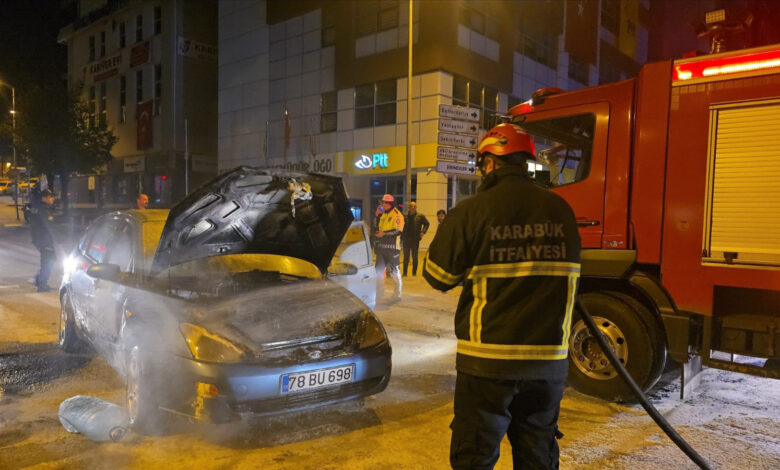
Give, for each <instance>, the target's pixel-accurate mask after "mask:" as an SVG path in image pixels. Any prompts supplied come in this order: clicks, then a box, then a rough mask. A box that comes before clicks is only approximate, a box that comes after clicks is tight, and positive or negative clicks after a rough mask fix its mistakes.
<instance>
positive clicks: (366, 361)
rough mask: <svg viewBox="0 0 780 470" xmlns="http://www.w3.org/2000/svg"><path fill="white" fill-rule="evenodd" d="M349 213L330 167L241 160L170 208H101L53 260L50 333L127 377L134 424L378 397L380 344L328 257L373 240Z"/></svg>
mask: <svg viewBox="0 0 780 470" xmlns="http://www.w3.org/2000/svg"><path fill="white" fill-rule="evenodd" d="M351 221H352V216H351V213H350V210H349V206H348V200H347V196H346V193H345V190H344V186H343V184H342V182H341V179H340V178H336V177H330V176H324V175H314V174H303V173H291V172H285V171H274V170H260V169H254V168H248V167H242V168H238V169H235V170H233V171H231V172H228V173H225V174H223V175H221V176H219V177H218V178H216V179H215V180H213V181H212V182H210V183H208V184H206V185H204V186H203V187H201V188H200V189H198V190H197V191H195V192H194V193H192V194H191V195H189V196H188V197H187V198H186V199H184V200H183V201H182V202H181V203H179V204H177V205H176V206H175V207H174V208H172V209H171V210H170V212H168V211H167V210H146V211H138V210H129V211H122V212H114V213H111V214H107V215H105V216H103V217H101V218H100V219H98V220H96V221H95V222H94V223H93V224H91V225H90V227H89V228H88V230H87V232H86V234H85V235H84V237H83V238H82V240H81V241H80V243H79V245H78V247H77V248H76V249H75V250H74V251H73V253H72V254H71V255H70V257H69V258H68V259H67V260H66V261H65V265H66V266H65V275H64V277H63V282H62V286H61V289H60V303H61V314H60V323H59V342H60V345H61V347H62V348H63V349H65V350H67V351H73V350H78V349H81V348H83V347H85V346H89V347H91V348H93V349H94V350H96V351H97V352H98V353H99V354H101V355H102V356H103V357H105V358H106V360H107V361H108V362H109V364H111V365H112V367H114V368H115V369H116V370H117V371H118V372H119V373H120V374H121V375H123V376H124V377H125V382H126V405H127V409H128V414H129V417H130V421H131V424H132V425H133V426H134V427H135V428H137V429H139V430H141V431H146V432H153V431H154V430H157V429H159V427H160V426H162V425H163V423H164V421H165V420H166V417H167V413H173V414H178V415H184V416H187V417H190V418H198V419H208V420H211V421H214V422H226V421H232V420H235V419H238V418H240V417H241V416H242V415H243V414H261V415H262V414H275V413H280V412H287V411H292V410H300V409H305V408H310V407H314V406H321V405H326V404H331V403H336V402H340V401H346V400H352V399H360V398H362V397H365V396H367V395H371V394H374V393H378V392H380V391H382V390H384V388H385V387H386V386H387V383H388V381H389V379H390V370H391V347H390V343H389V341H388V338H387V335H386V332H385V330H384V327H383V326H382V324H381V323H380V322H379V320H378V319H377V318H376V316H375V315H374V314H373V313H372V312H371V309H370V308H369V307H368V306H367V305H366V303H364V302H363V301H361V300H360V299H359V298H358V297H357V296H355V295H353V294H352V293H351V292H350V291H349V290H348V289H347V288H345V287H343V286H342V285H340V283H341V284H344V280H343V278H345V277H348V276H354V275H359V269H358V267H357V266H355V265H354V264H351V263H346V262H343V261H336V262H333V256H334V254H336V252H337V250H340V247H341V251H344V252H345V253H346V254H351V255H352V257H353V258H355V256H354V255H355V253H358V254H361V255H362V253H361V252H360V250H361V249H363V250H370V248H368V247H365V248H360V247H359V246H358V244H357V243H355V241H356V240H355V237H356V236H358V235H359V233H362V234H365V233H366V231H365V227H362V226H359V225H357V226H356V225H355V224H353V225H352V226H350V224H351ZM345 233H346V234H347V235H348V236H347V237H345ZM350 234H351V237H352V241H351V242H349V243H346V242H345V240H348V239H349V238H350V236H349V235H350ZM345 243H346V246H347V248H346V249H344V247H345ZM367 256H368V259H369V260H370V251H367ZM358 258H359V257H358ZM369 264H370V261H369ZM335 280H339V282H336V281H335ZM345 285H347V286H349V283H346V284H345Z"/></svg>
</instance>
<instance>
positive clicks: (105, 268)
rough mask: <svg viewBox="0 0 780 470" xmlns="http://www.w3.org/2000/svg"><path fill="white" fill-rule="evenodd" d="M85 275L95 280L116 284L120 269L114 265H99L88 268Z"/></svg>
mask: <svg viewBox="0 0 780 470" xmlns="http://www.w3.org/2000/svg"><path fill="white" fill-rule="evenodd" d="M87 275H88V276H91V277H94V278H95V279H102V280H104V281H111V282H117V281H118V280H119V275H120V269H119V265H116V264H110V263H99V264H94V265H92V266H90V267H89V268H88V269H87Z"/></svg>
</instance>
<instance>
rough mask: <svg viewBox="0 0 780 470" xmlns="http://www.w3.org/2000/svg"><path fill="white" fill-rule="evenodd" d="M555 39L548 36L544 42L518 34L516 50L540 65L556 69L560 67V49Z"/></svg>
mask: <svg viewBox="0 0 780 470" xmlns="http://www.w3.org/2000/svg"><path fill="white" fill-rule="evenodd" d="M554 39H555V38H553V37H552V36H547V37H545V38H544V39H543V40H539V39H536V38H532V37H531V36H528V35H525V34H523V33H520V32H518V33H517V39H516V41H515V42H516V44H515V49H517V51H518V52H519V53H521V54H523V55H524V56H526V57H528V58H530V59H533V60H535V61H537V62H539V63H540V64H544V65H546V66H548V67H550V68H551V69H556V68H557V67H558V49H557V45H556V44H555V41H554Z"/></svg>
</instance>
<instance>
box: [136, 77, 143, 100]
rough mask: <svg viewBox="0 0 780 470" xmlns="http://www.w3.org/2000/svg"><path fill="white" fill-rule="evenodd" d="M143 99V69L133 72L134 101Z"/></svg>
mask: <svg viewBox="0 0 780 470" xmlns="http://www.w3.org/2000/svg"><path fill="white" fill-rule="evenodd" d="M143 100H144V71H143V70H137V71H136V72H135V101H136V102H137V103H140V102H141V101H143Z"/></svg>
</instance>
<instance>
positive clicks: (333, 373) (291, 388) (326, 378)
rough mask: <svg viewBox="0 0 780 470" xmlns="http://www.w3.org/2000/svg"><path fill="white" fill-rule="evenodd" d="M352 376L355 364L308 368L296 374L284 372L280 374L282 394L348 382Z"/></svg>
mask: <svg viewBox="0 0 780 470" xmlns="http://www.w3.org/2000/svg"><path fill="white" fill-rule="evenodd" d="M354 376H355V364H350V365H348V366H340V367H331V368H329V369H318V370H310V371H306V372H299V373H296V374H285V375H283V376H282V394H283V395H284V394H286V393H295V392H303V391H305V390H312V389H315V388H320V387H328V386H331V385H338V384H343V383H349V382H352V379H353V377H354Z"/></svg>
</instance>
